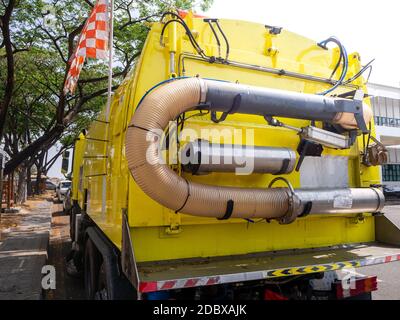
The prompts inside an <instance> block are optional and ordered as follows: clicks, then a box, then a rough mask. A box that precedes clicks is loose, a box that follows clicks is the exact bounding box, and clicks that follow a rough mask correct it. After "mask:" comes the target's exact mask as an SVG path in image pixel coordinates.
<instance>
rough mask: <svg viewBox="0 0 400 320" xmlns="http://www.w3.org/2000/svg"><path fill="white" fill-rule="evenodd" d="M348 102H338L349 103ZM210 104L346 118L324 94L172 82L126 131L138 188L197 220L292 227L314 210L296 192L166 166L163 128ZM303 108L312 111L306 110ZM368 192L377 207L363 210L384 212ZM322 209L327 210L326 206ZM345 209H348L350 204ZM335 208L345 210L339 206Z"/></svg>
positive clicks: (150, 99) (193, 81) (239, 109)
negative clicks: (215, 182)
mask: <svg viewBox="0 0 400 320" xmlns="http://www.w3.org/2000/svg"><path fill="white" fill-rule="evenodd" d="M238 95H240V96H241V103H240V105H237V103H236V105H235V103H234V102H235V100H237V98H236V97H237V96H238ZM338 100H343V101H344V100H345V99H338ZM343 101H342V102H340V103H339V104H341V103H346V101H344V102H343ZM350 101H351V100H350ZM205 103H207V106H208V108H209V109H210V111H222V112H231V111H232V110H231V109H232V106H235V109H236V110H234V111H235V112H239V113H248V114H260V115H266V114H273V115H276V116H282V115H281V113H282V112H283V113H284V116H286V117H294V118H302V119H314V118H315V117H317V119H314V120H326V121H332V122H335V121H337V120H338V119H340V118H341V117H342V116H341V115H338V114H340V113H344V112H343V111H346V110H347V109H346V108H339V111H337V108H336V106H337V103H336V100H334V99H332V98H327V97H322V96H314V95H304V94H297V93H291V92H286V91H280V90H272V89H263V88H255V87H246V86H242V85H237V84H230V83H224V82H218V81H211V80H202V79H199V78H189V79H182V80H176V81H173V82H170V83H168V84H165V85H163V86H161V87H158V88H157V89H155V90H154V91H152V92H151V93H149V94H148V95H147V96H146V97H145V98H144V99H143V101H142V103H141V105H140V106H139V107H138V109H137V110H136V111H135V113H134V115H133V117H132V120H131V122H130V125H129V127H128V130H127V135H126V158H127V160H128V165H129V169H130V171H131V174H132V176H133V178H134V180H135V182H136V183H137V184H138V186H139V187H140V188H141V189H142V190H143V191H144V192H145V193H146V194H147V195H148V196H149V197H150V198H152V199H153V200H155V201H157V202H158V203H160V204H162V205H163V206H165V207H167V208H170V209H172V210H174V211H176V212H183V213H186V214H191V215H195V216H203V217H216V218H219V219H226V218H230V217H232V218H256V217H257V218H266V219H277V220H279V221H280V222H281V223H290V222H292V221H294V220H295V219H296V217H297V216H299V215H302V214H304V213H305V211H307V210H308V211H309V206H310V205H309V203H310V200H309V198H307V201H306V202H305V201H301V199H300V197H299V196H297V195H296V191H294V190H292V189H291V188H273V189H257V188H240V187H222V186H212V185H204V184H199V183H194V182H191V181H188V180H186V179H184V178H183V177H181V176H179V175H177V174H176V173H175V172H174V171H173V170H172V169H170V168H169V166H168V165H167V164H165V162H164V161H163V159H162V155H161V153H160V152H159V143H160V141H159V139H161V136H160V134H159V132H160V130H161V132H163V131H164V130H165V128H166V127H167V126H168V124H169V121H172V120H175V119H176V118H177V117H178V116H179V115H180V114H182V113H184V112H188V111H192V110H195V109H197V108H198V106H199V105H204V104H205ZM304 105H307V106H308V107H307V108H302V107H303V106H304ZM335 110H336V111H335ZM313 115H314V116H313ZM319 118H323V119H319ZM366 120H367V119H366ZM354 124H355V122H354V119H351V118H350V120H349V117H348V116H347V117H346V125H353V126H354ZM157 130H158V131H157ZM345 190H349V189H345ZM365 190H367V193H368V196H369V197H370V198H372V199H374V200H373V201H370V203H371V202H372V203H373V205H370V206H369V207H368V208H364V207H363V208H362V209H363V211H361V212H366V211H368V212H375V211H379V210H380V209H381V207H383V204H382V198H383V194H382V193H381V192H380V191H379V190H375V189H365ZM346 194H347V193H346ZM350 195H351V193H350ZM347 203H349V201H347ZM334 205H335V204H334V202H332V201H330V204H327V205H326V207H329V208H330V209H333V208H334ZM320 207H321V208H325V210H326V207H324V206H320ZM346 208H347V210H348V205H347V207H346ZM336 209H337V210H336V211H338V212H340V208H336ZM366 209H368V210H366ZM321 213H324V212H321Z"/></svg>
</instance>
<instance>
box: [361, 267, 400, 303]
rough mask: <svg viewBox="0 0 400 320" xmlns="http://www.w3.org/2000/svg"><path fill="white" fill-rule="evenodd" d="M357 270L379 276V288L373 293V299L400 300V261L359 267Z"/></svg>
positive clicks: (364, 273) (368, 274)
mask: <svg viewBox="0 0 400 320" xmlns="http://www.w3.org/2000/svg"><path fill="white" fill-rule="evenodd" d="M356 272H358V273H359V274H363V275H367V276H374V275H376V276H378V290H377V291H374V292H373V293H372V299H373V300H400V261H398V262H391V263H385V264H380V265H375V266H369V267H364V268H357V269H356Z"/></svg>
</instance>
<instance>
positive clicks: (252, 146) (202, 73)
mask: <svg viewBox="0 0 400 320" xmlns="http://www.w3.org/2000/svg"><path fill="white" fill-rule="evenodd" d="M368 68H369V64H366V65H364V66H363V65H362V64H361V58H360V55H359V54H358V53H356V52H354V53H348V52H347V51H346V48H345V47H344V46H343V44H342V43H341V42H340V41H339V40H338V39H336V38H334V37H330V38H327V39H325V40H323V41H321V42H316V41H313V40H310V39H307V38H305V37H302V36H300V35H297V34H295V33H292V32H289V31H287V30H285V29H283V28H280V27H275V26H270V25H262V24H257V23H251V22H243V21H236V20H218V19H210V18H205V17H200V16H196V15H194V14H192V13H191V12H189V13H183V12H178V13H175V12H166V13H165V14H164V15H163V16H162V17H161V20H160V21H159V22H156V23H152V25H151V30H150V31H149V34H148V37H147V40H146V43H145V45H144V47H143V51H142V54H141V56H140V59H139V60H138V61H137V63H136V64H135V68H134V69H133V70H131V72H130V73H129V75H128V76H127V77H126V79H125V80H124V81H123V83H122V84H121V86H120V87H119V88H118V89H117V90H116V91H115V92H114V95H113V99H112V103H111V107H110V108H109V109H108V110H107V108H104V109H103V112H102V113H101V114H100V116H99V117H98V118H97V119H94V120H93V123H92V124H91V126H90V127H89V128H88V130H86V131H85V132H83V133H82V134H81V135H80V137H79V139H77V141H76V144H75V148H74V158H73V170H72V176H73V183H72V191H71V199H72V209H71V211H70V214H71V238H72V240H73V251H72V253H71V254H70V258H71V259H70V260H69V262H68V265H69V267H70V268H69V269H71V270H72V269H74V270H75V271H76V272H81V273H82V274H83V275H84V281H85V289H86V294H87V297H88V298H99V299H122V298H134V299H180V298H185V299H203V298H207V299H331V298H332V299H339V298H346V297H353V298H354V297H358V298H363V299H368V298H370V297H371V291H373V290H376V277H359V278H357V277H352V278H351V279H350V280H351V281H350V287H349V288H347V287H346V286H345V283H347V282H343V281H340V280H339V279H338V277H337V273H336V271H337V270H339V269H353V268H357V267H361V266H365V265H372V264H378V263H386V262H391V261H396V260H399V259H400V247H399V246H398V245H399V243H400V236H399V231H398V229H397V227H396V226H395V224H394V223H393V222H391V221H390V219H388V218H387V217H385V215H384V212H383V211H382V210H383V208H384V205H385V198H384V195H383V193H382V191H381V190H380V189H379V187H380V174H379V165H380V164H382V163H384V162H385V161H386V158H387V154H386V150H385V148H384V146H382V145H381V144H380V143H379V142H378V141H377V140H376V139H375V138H374V135H375V127H374V119H373V112H372V108H371V104H370V98H369V96H368V92H367V89H366V86H365V81H366V80H365V78H364V77H363V75H364V72H365V71H366V70H368Z"/></svg>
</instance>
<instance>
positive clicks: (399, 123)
mask: <svg viewBox="0 0 400 320" xmlns="http://www.w3.org/2000/svg"><path fill="white" fill-rule="evenodd" d="M374 120H375V125H377V126H386V127H400V119H395V118H388V117H379V116H377V117H374Z"/></svg>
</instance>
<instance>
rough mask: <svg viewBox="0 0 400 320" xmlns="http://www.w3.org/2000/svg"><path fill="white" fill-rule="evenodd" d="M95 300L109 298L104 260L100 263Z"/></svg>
mask: <svg viewBox="0 0 400 320" xmlns="http://www.w3.org/2000/svg"><path fill="white" fill-rule="evenodd" d="M94 298H95V299H96V300H110V294H109V290H108V285H107V274H106V270H105V266H104V262H103V263H102V264H101V267H100V270H99V277H98V284H97V290H96V293H95V297H94Z"/></svg>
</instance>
